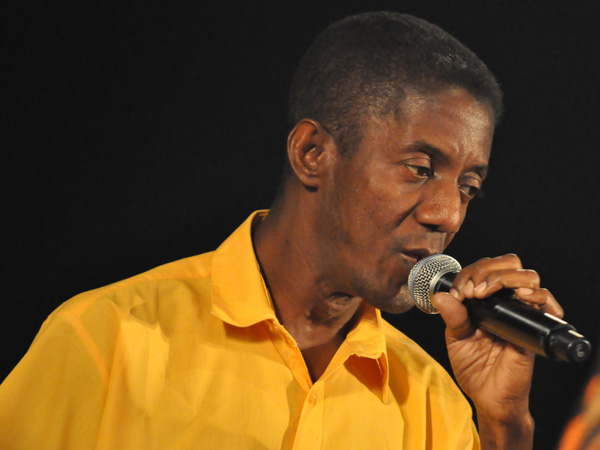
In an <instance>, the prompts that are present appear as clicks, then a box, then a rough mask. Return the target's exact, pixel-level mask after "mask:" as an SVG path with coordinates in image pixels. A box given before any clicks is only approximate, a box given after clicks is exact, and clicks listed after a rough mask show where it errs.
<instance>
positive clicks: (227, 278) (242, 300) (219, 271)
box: [212, 210, 275, 327]
mask: <svg viewBox="0 0 600 450" xmlns="http://www.w3.org/2000/svg"><path fill="white" fill-rule="evenodd" d="M266 215H267V211H264V210H260V211H255V212H254V213H252V214H251V215H250V217H248V218H247V219H246V220H245V221H244V223H242V225H240V226H239V227H238V229H237V230H235V231H234V232H233V234H232V235H231V236H229V237H228V238H227V239H226V240H225V242H223V243H222V244H221V245H220V246H219V248H217V250H216V251H215V254H214V256H213V260H212V294H213V298H212V313H213V314H214V315H215V316H217V317H218V318H219V319H221V320H223V321H224V322H227V323H229V324H231V325H235V326H238V327H249V326H251V325H254V324H256V323H258V322H261V321H263V320H268V319H275V310H274V308H273V303H272V301H271V296H270V294H269V291H268V289H267V287H266V285H265V282H264V280H263V277H262V274H261V272H260V266H259V264H258V261H257V259H256V256H255V254H254V248H253V245H252V224H253V222H254V221H255V220H261V219H262V218H264V217H265V216H266Z"/></svg>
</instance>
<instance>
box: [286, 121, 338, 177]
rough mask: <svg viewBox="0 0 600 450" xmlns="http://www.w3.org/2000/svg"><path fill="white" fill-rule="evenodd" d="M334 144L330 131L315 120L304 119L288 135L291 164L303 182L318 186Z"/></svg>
mask: <svg viewBox="0 0 600 450" xmlns="http://www.w3.org/2000/svg"><path fill="white" fill-rule="evenodd" d="M332 145H333V140H332V139H331V137H330V136H329V133H327V131H325V129H324V128H323V127H322V126H321V125H320V124H319V123H318V122H316V121H314V120H311V119H303V120H301V121H300V122H298V124H297V125H296V126H295V127H294V129H293V130H292V132H291V133H290V135H289V136H288V142H287V151H288V158H289V162H290V166H291V167H292V170H293V171H294V173H295V174H296V176H297V177H298V180H299V181H300V182H301V183H302V184H304V185H305V186H307V187H311V188H317V187H318V185H319V180H320V178H321V175H322V173H323V169H324V168H325V167H326V165H327V156H328V155H327V151H328V149H329V147H331V146H332Z"/></svg>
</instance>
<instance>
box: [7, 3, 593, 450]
mask: <svg viewBox="0 0 600 450" xmlns="http://www.w3.org/2000/svg"><path fill="white" fill-rule="evenodd" d="M169 3H170V4H169V5H168V6H158V5H150V4H149V3H148V2H141V1H133V0H127V1H126V0H121V1H90V2H75V1H71V2H67V1H62V2H61V1H57V2H52V4H51V5H50V4H46V5H45V6H34V5H32V4H31V3H29V2H28V3H27V4H26V3H25V2H21V3H20V4H19V5H18V6H14V7H13V9H12V10H11V11H10V12H9V13H8V14H4V15H3V17H1V18H0V21H1V22H2V26H1V30H2V31H1V37H2V49H1V52H2V53H1V55H0V56H1V61H2V64H3V65H4V69H3V71H4V73H5V75H7V77H6V78H5V80H6V81H5V82H3V83H2V84H3V85H2V91H3V94H2V108H1V109H2V113H3V116H4V117H3V120H2V123H3V129H4V131H3V133H2V135H3V138H2V142H3V143H2V150H1V151H2V155H3V158H2V164H1V165H0V167H1V171H2V172H1V182H2V184H1V186H2V211H3V213H2V216H3V218H2V219H1V221H2V238H3V244H2V246H3V252H2V253H3V255H4V260H5V264H3V266H4V268H3V269H2V271H1V273H2V301H1V303H0V305H1V306H0V307H1V308H2V310H1V315H0V317H1V320H2V323H1V325H2V326H1V332H2V341H1V342H2V351H1V355H2V356H1V363H2V364H1V368H0V369H1V373H0V379H2V378H3V377H4V376H6V375H7V374H8V372H9V371H10V369H11V368H12V367H13V366H14V365H15V364H16V363H17V361H18V360H19V358H20V357H21V356H22V355H23V354H24V353H25V351H26V350H27V348H28V346H29V344H30V342H31V340H32V339H33V337H34V336H35V334H36V332H37V330H38V329H39V326H40V325H41V323H42V321H43V320H44V319H45V317H46V316H47V315H48V314H49V313H50V312H51V311H52V310H53V309H54V308H56V307H57V306H58V305H59V304H60V303H62V302H63V301H64V300H66V299H68V298H69V297H71V296H73V295H75V294H77V293H79V292H81V291H84V290H88V289H92V288H96V287H99V286H102V285H105V284H108V283H111V282H113V281H116V280H119V279H122V278H126V277H128V276H131V275H134V274H136V273H139V272H142V271H144V270H147V269H150V268H152V267H154V266H157V265H160V264H162V263H166V262H169V261H172V260H175V259H178V258H182V257H185V256H189V255H192V254H197V253H201V252H204V251H207V250H211V249H214V248H215V247H216V246H217V245H218V244H219V243H220V242H221V241H222V240H223V239H224V238H226V237H227V236H228V235H229V233H231V232H232V231H233V230H234V229H235V227H236V226H237V225H238V224H239V223H241V222H242V221H243V220H244V219H245V218H246V217H247V215H248V214H250V212H251V211H253V210H254V209H258V208H265V207H268V206H269V204H270V202H271V199H272V198H273V193H274V190H275V187H276V185H277V182H278V178H279V169H280V166H281V164H282V155H283V151H284V146H285V138H286V123H285V113H286V96H287V95H286V92H287V89H288V85H289V80H290V78H291V75H292V72H293V70H294V66H295V64H296V62H297V61H298V59H299V58H300V56H301V54H302V53H303V51H304V50H305V49H306V47H307V46H308V45H309V43H310V41H311V40H312V39H313V38H314V36H315V34H316V33H317V32H318V31H319V30H321V29H322V28H324V27H325V26H326V25H327V24H328V23H330V22H331V21H333V20H335V19H339V18H341V17H344V16H346V15H349V14H353V13H357V12H361V11H366V10H376V9H388V10H396V11H403V12H408V13H412V14H415V15H417V16H421V17H423V18H426V19H428V20H430V21H432V22H434V23H436V24H438V25H441V26H442V27H443V28H445V29H447V30H448V31H449V32H451V33H453V34H454V35H455V36H457V37H458V38H459V39H461V40H462V41H463V42H465V43H466V44H467V45H468V46H469V47H470V48H472V49H473V50H474V51H475V52H476V53H478V54H479V55H480V56H481V58H482V59H483V60H484V61H486V62H487V64H488V65H489V66H490V67H491V69H492V71H494V72H495V73H496V75H497V76H498V78H499V79H500V81H501V82H502V85H503V87H504V90H505V93H506V114H505V117H504V120H503V124H502V125H501V126H500V128H499V129H498V131H497V134H496V139H495V144H494V151H493V156H492V171H491V174H490V176H489V181H488V182H487V185H486V190H487V198H486V199H484V200H483V201H477V202H476V203H475V204H473V205H472V207H471V210H470V215H469V217H468V220H467V221H466V223H465V225H464V228H463V231H462V234H460V235H459V237H457V239H456V240H455V241H454V243H453V244H452V246H451V248H450V250H449V252H450V253H452V254H453V255H455V256H456V257H457V258H458V259H459V260H460V261H462V262H463V264H465V263H470V262H472V261H474V260H476V259H478V258H479V257H481V256H486V255H497V254H502V253H507V252H515V253H518V254H519V255H520V256H521V258H522V260H523V262H524V264H525V265H526V266H527V267H531V268H535V269H536V270H538V272H539V273H540V274H541V277H542V281H543V284H544V285H545V286H546V287H548V288H550V289H551V290H552V291H553V292H554V294H555V295H556V297H557V298H558V299H559V301H560V302H561V303H562V305H563V306H564V308H565V310H566V318H567V320H569V321H570V322H571V323H573V324H574V325H576V326H577V328H578V329H579V330H580V331H581V332H583V333H584V334H586V335H588V336H589V337H590V338H591V339H592V340H593V341H598V340H599V339H600V335H599V334H600V333H599V330H598V328H599V327H598V324H599V321H598V312H599V310H598V306H597V303H598V301H597V298H596V297H597V295H596V293H595V289H594V284H595V283H594V281H595V272H596V271H595V267H594V266H595V265H594V264H593V262H594V258H595V253H596V252H597V250H598V239H597V234H598V232H597V228H598V227H597V220H598V219H597V217H598V213H599V211H598V209H599V208H598V205H597V197H598V192H599V189H598V187H599V181H598V175H597V172H598V169H597V166H598V163H599V162H600V158H599V157H598V155H597V152H598V150H597V148H596V147H597V143H598V137H599V136H598V127H597V125H596V122H597V119H598V115H597V111H598V106H599V105H598V98H599V92H598V85H597V69H596V61H597V60H598V56H599V55H598V46H599V44H600V39H599V35H598V29H597V28H598V25H597V24H598V19H599V18H600V15H599V14H598V11H596V8H595V7H594V6H593V5H594V2H587V3H586V2H571V5H572V6H567V2H555V3H552V2H542V1H539V2H503V1H500V0H497V1H493V0H490V1H472V2H444V1H440V2H433V1H423V0H421V1H417V0H415V1H394V2H391V1H387V2H384V1H369V2H366V1H365V2H360V1H345V2H342V1H337V2H336V1H325V0H322V1H320V2H312V3H311V2H300V1H291V0H280V1H277V2H272V3H270V4H269V3H261V2H242V1H239V2H228V1H220V2H214V3H213V4H211V5H210V6H206V5H202V4H201V2H197V1H194V2H192V1H189V2H169ZM388 319H389V320H391V321H392V322H393V323H394V324H395V325H396V326H398V327H399V328H400V329H402V330H404V331H405V332H406V333H407V334H408V335H410V336H412V337H413V338H414V339H416V340H417V341H418V342H420V343H421V344H422V345H423V347H425V348H426V349H427V350H428V351H429V352H430V353H431V354H433V355H434V356H435V357H436V358H438V360H440V361H441V362H442V363H443V364H446V365H447V358H446V356H445V353H444V348H443V327H442V322H441V319H440V318H439V317H430V316H426V315H424V314H421V313H420V312H418V311H411V312H409V313H407V314H405V315H403V316H397V317H394V316H392V317H390V316H388ZM590 369H591V364H590V363H588V364H583V365H578V366H576V365H568V364H564V363H554V362H548V361H545V360H539V361H538V364H537V366H536V371H535V376H534V384H533V389H532V397H531V399H532V400H531V409H532V411H533V414H534V417H535V419H536V423H537V431H536V449H540V450H541V449H548V448H552V446H553V445H554V444H555V443H556V441H557V438H558V436H559V434H560V432H561V430H562V427H563V426H564V424H565V422H566V420H567V418H568V417H569V415H570V414H571V412H572V408H573V405H574V404H575V402H576V399H577V397H578V395H579V393H580V390H581V388H582V386H583V383H584V381H585V380H586V378H587V377H588V375H589V372H590ZM41 376H43V375H41Z"/></svg>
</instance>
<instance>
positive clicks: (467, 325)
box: [431, 292, 475, 340]
mask: <svg viewBox="0 0 600 450" xmlns="http://www.w3.org/2000/svg"><path fill="white" fill-rule="evenodd" d="M431 302H432V303H433V306H435V307H436V308H437V310H438V311H439V313H440V315H441V316H442V319H444V322H445V323H446V334H447V335H448V336H449V337H452V338H454V339H457V340H458V339H464V338H467V337H469V336H471V335H472V334H473V333H474V332H475V327H474V326H473V324H471V321H470V320H469V315H468V313H467V308H466V307H465V306H464V305H463V304H462V302H461V301H460V300H458V299H457V298H456V297H454V296H452V295H450V294H446V293H444V292H440V293H437V294H435V295H434V296H433V297H432V298H431Z"/></svg>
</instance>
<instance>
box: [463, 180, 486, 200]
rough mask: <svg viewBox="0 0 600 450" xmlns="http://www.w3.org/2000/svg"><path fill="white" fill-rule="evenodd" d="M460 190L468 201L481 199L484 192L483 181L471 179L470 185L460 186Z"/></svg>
mask: <svg viewBox="0 0 600 450" xmlns="http://www.w3.org/2000/svg"><path fill="white" fill-rule="evenodd" d="M458 188H459V190H460V192H462V193H463V195H464V196H465V197H467V199H468V200H471V199H473V198H481V197H482V196H483V191H482V190H481V180H478V179H469V183H462V184H459V185H458Z"/></svg>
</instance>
